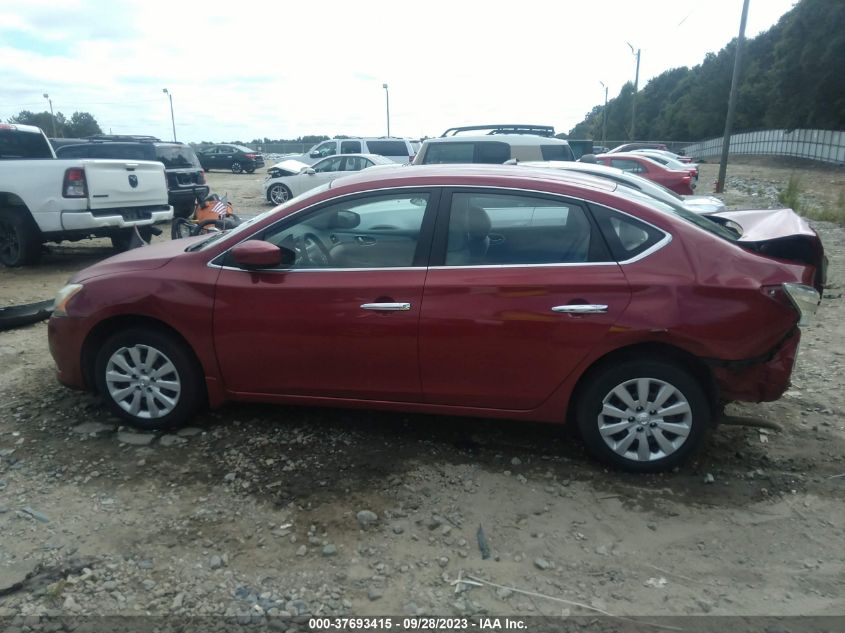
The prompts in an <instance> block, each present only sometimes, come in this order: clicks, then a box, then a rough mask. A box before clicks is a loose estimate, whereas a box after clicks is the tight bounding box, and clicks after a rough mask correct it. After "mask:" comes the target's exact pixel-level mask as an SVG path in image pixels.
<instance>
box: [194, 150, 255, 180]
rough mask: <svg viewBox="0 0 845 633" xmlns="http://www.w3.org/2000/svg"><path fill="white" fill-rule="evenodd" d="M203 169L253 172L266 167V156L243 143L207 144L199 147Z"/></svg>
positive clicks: (198, 151)
mask: <svg viewBox="0 0 845 633" xmlns="http://www.w3.org/2000/svg"><path fill="white" fill-rule="evenodd" d="M197 156H199V159H200V163H202V167H203V169H205V170H206V171H210V170H212V169H225V170H227V171H229V170H231V172H232V173H233V174H240V173H242V172H246V173H248V174H251V173H252V172H254V171H255V170H256V169H257V168H259V167H264V156H263V155H261V154H259V153H258V152H256V151H255V150H252V149H250V148H248V147H244V146H243V145H206V146H205V147H200V148H198V149H197Z"/></svg>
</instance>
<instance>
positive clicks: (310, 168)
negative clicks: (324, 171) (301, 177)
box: [302, 167, 317, 176]
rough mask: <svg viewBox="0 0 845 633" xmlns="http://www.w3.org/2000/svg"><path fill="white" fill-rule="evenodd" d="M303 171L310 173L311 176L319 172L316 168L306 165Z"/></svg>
mask: <svg viewBox="0 0 845 633" xmlns="http://www.w3.org/2000/svg"><path fill="white" fill-rule="evenodd" d="M302 173H303V174H308V175H309V176H313V175H314V174H316V173H317V172H316V171H314V169H313V168H312V167H306V168H305V169H303V170H302Z"/></svg>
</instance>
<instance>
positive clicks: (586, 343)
mask: <svg viewBox="0 0 845 633" xmlns="http://www.w3.org/2000/svg"><path fill="white" fill-rule="evenodd" d="M432 263H438V264H439V265H434V266H432V267H430V269H429V273H428V277H427V278H426V284H425V294H424V297H423V308H422V315H421V319H420V368H421V369H420V374H421V378H422V388H423V393H424V397H425V398H426V401H428V402H430V403H434V404H444V405H456V406H472V407H487V408H493V409H506V410H530V409H534V408H536V407H538V406H539V405H540V404H542V403H543V401H545V400H546V399H547V398H548V397H549V396H550V395H551V394H552V393H553V392H554V390H555V389H556V388H557V386H558V385H559V384H560V383H561V382H562V381H563V380H564V379H565V378H566V377H567V376H568V375H569V374H570V373H571V371H572V370H573V369H574V368H575V366H576V365H577V364H578V363H579V362H580V361H581V360H582V359H583V358H584V357H585V356H586V355H587V354H588V353H589V352H590V351H591V349H592V348H593V347H594V346H595V345H596V343H597V342H599V341H600V340H601V339H602V338H603V337H604V336H605V335H606V334H607V332H608V330H609V329H610V328H611V327H612V325H613V324H614V322H615V321H616V320H617V319H618V317H619V316H620V315H621V314H622V312H623V311H624V310H625V308H626V306H627V305H628V302H629V300H630V290H629V287H628V283H627V281H626V279H625V276H624V275H623V273H622V270H621V268H620V267H619V265H618V264H617V263H616V262H615V261H612V258H611V257H610V254H609V253H608V251H607V247H606V245H605V243H604V241H603V240H602V239H601V238H600V236H599V234H598V230H597V228H596V226H595V224H594V222H593V220H592V219H591V217H590V216H589V214H588V213H587V209H586V206H585V205H584V203H583V202H579V201H576V200H569V199H564V198H558V197H551V196H546V195H543V194H533V193H524V192H512V193H508V192H503V191H502V190H489V191H485V190H480V189H479V190H463V191H460V190H455V191H452V192H448V193H444V196H443V202H442V204H441V213H440V215H439V217H438V224H437V229H436V233H435V245H434V248H433V251H432Z"/></svg>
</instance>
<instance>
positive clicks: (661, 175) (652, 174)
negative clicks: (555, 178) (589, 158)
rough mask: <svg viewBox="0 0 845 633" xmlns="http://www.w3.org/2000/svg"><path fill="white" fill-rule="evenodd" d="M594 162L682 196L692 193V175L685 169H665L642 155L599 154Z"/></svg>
mask: <svg viewBox="0 0 845 633" xmlns="http://www.w3.org/2000/svg"><path fill="white" fill-rule="evenodd" d="M596 161H597V162H598V163H600V164H602V165H607V166H609V167H616V168H618V169H621V170H623V171H628V172H631V173H633V174H637V175H638V176H642V177H643V178H648V179H649V180H653V181H654V182H656V183H658V184H661V185H663V186H664V187H666V188H667V189H671V190H672V191H674V192H675V193H679V194H681V195H682V196H687V195H692V194H693V193H694V192H693V182H692V174H691V173H690V172H689V171H687V170H686V169H684V170H683V171H680V170H678V171H676V170H674V169H667V168H666V167H664V166H663V165H661V164H659V163H657V162H655V161H653V160H651V159H650V158H648V157H647V156H643V155H642V154H634V153H628V154H622V153H619V154H599V155H598V156H596Z"/></svg>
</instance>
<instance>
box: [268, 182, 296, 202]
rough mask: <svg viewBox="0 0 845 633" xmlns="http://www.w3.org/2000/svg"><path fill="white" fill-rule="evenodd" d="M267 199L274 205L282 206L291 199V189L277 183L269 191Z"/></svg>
mask: <svg viewBox="0 0 845 633" xmlns="http://www.w3.org/2000/svg"><path fill="white" fill-rule="evenodd" d="M267 198H268V199H269V200H270V202H272V203H273V204H282V203H283V202H287V201H288V200H290V199H291V195H290V189H288V188H287V187H285V186H284V185H282V184H279V183H277V184H275V185H273V186H271V187H270V188H269V189H268V190H267Z"/></svg>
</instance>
